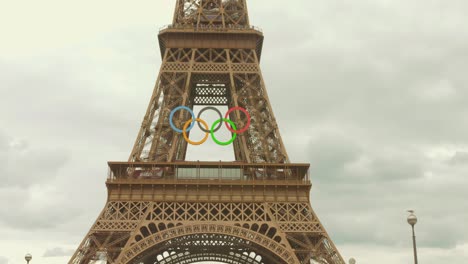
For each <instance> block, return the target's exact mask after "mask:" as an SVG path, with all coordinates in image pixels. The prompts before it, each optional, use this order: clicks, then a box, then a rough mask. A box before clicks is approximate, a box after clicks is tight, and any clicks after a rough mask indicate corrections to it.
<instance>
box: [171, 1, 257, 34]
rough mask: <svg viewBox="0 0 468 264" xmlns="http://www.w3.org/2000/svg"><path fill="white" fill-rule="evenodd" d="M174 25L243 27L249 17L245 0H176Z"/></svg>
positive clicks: (246, 25)
mask: <svg viewBox="0 0 468 264" xmlns="http://www.w3.org/2000/svg"><path fill="white" fill-rule="evenodd" d="M173 24H174V25H175V26H189V27H218V28H245V27H248V26H249V17H248V12H247V5H246V3H245V0H178V1H177V4H176V12H175V15H174V22H173Z"/></svg>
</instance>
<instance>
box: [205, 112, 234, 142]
mask: <svg viewBox="0 0 468 264" xmlns="http://www.w3.org/2000/svg"><path fill="white" fill-rule="evenodd" d="M221 121H224V122H228V123H229V124H230V125H231V126H232V127H233V128H234V129H236V125H235V124H234V122H232V121H231V120H229V119H227V118H222V119H218V120H216V122H214V123H213V126H211V138H212V139H213V141H214V142H215V143H216V144H218V145H220V146H227V145H229V144H231V143H232V142H234V140H236V137H237V133H233V135H232V138H231V139H230V140H229V141H227V142H220V141H219V140H218V139H217V138H216V137H215V135H214V131H213V130H214V127H215V126H216V125H217V124H218V123H221Z"/></svg>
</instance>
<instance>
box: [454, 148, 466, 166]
mask: <svg viewBox="0 0 468 264" xmlns="http://www.w3.org/2000/svg"><path fill="white" fill-rule="evenodd" d="M450 163H451V164H453V165H468V152H463V151H457V153H455V155H454V156H453V157H452V158H451V159H450Z"/></svg>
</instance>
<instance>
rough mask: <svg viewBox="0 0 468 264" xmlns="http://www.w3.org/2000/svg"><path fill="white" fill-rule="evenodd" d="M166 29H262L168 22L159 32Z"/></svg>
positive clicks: (256, 29) (229, 25)
mask: <svg viewBox="0 0 468 264" xmlns="http://www.w3.org/2000/svg"><path fill="white" fill-rule="evenodd" d="M167 29H179V30H194V31H209V30H214V31H230V30H237V31H239V30H255V31H258V32H260V33H262V32H263V31H262V29H261V28H259V27H256V26H244V25H232V24H228V25H226V26H223V25H221V24H200V25H198V26H197V25H191V24H169V25H165V26H163V27H161V28H160V29H159V32H162V31H164V30H167Z"/></svg>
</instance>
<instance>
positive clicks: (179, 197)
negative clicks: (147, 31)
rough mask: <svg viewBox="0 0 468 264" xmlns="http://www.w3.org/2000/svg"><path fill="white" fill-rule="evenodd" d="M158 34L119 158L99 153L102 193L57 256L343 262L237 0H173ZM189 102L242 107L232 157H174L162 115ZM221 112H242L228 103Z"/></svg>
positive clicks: (256, 35)
mask: <svg viewBox="0 0 468 264" xmlns="http://www.w3.org/2000/svg"><path fill="white" fill-rule="evenodd" d="M158 39H159V45H160V48H161V55H162V58H163V61H162V65H161V69H160V72H159V75H158V78H157V81H156V85H155V87H154V90H153V94H152V96H151V99H150V103H149V106H148V108H147V111H146V114H145V116H144V119H143V122H142V125H141V128H140V131H139V133H138V135H137V138H136V141H135V144H134V147H133V149H132V152H131V155H130V158H129V161H128V162H110V163H109V167H110V170H109V178H108V180H107V188H108V201H107V203H106V205H105V208H104V210H103V211H102V213H101V214H100V216H99V217H98V219H97V221H96V222H95V224H94V225H93V226H92V228H91V230H90V231H89V233H88V234H87V235H86V237H85V239H84V240H83V242H82V243H81V245H80V246H79V248H78V250H77V251H76V253H75V254H74V255H73V257H72V259H71V260H70V262H69V264H94V263H99V264H101V263H107V264H153V263H154V264H176V263H179V264H184V263H187V264H188V263H197V262H204V261H217V262H221V263H232V264H245V263H251V264H309V263H311V262H312V261H313V263H322V264H344V261H343V259H342V257H341V256H340V254H339V253H338V251H337V249H336V247H335V246H334V244H333V242H332V241H331V239H330V237H329V236H328V234H327V232H326V231H325V229H324V227H323V225H322V224H321V223H320V221H319V219H318V218H317V216H316V214H315V213H314V211H313V210H312V207H311V204H310V200H309V195H310V188H311V183H310V180H309V174H308V170H309V165H308V164H292V163H290V162H289V158H288V154H287V152H286V149H285V147H284V144H283V141H282V139H281V135H280V131H279V128H278V124H277V123H276V119H275V116H274V114H273V110H272V106H271V104H270V101H269V98H268V95H267V90H266V87H265V83H264V80H263V77H262V73H261V70H260V65H259V63H260V57H261V52H262V45H263V34H262V33H261V32H260V31H259V30H257V29H256V28H254V27H252V26H251V25H250V23H249V17H248V11H247V5H246V1H245V0H177V1H176V9H175V13H174V20H173V24H172V25H170V26H168V27H165V28H164V29H162V30H161V31H160V33H159V37H158ZM197 105H204V106H228V107H229V108H231V107H242V108H244V109H246V110H247V112H248V113H249V114H250V116H251V122H250V126H249V128H248V130H247V131H246V132H245V133H242V134H240V135H238V137H237V139H236V140H235V141H234V142H233V147H234V154H235V155H234V156H235V160H236V162H225V163H222V162H219V163H213V162H211V163H210V162H188V161H185V156H186V152H187V147H188V145H187V144H188V143H187V142H186V141H185V140H184V139H183V137H182V135H181V134H180V133H178V132H176V131H174V130H173V129H172V128H171V126H170V120H169V117H170V113H171V111H172V110H173V109H174V108H176V107H179V106H186V107H189V108H191V109H193V108H194V106H197ZM189 119H190V116H189V113H188V112H187V111H178V112H176V115H175V116H174V118H173V120H172V121H173V123H174V124H175V126H177V127H179V128H181V127H183V124H184V123H185V122H186V121H187V120H189ZM229 119H231V120H232V121H233V122H234V123H235V124H236V126H237V127H244V126H245V125H246V124H247V116H246V115H245V114H243V113H241V112H240V111H235V112H232V113H231V114H230V116H229Z"/></svg>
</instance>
